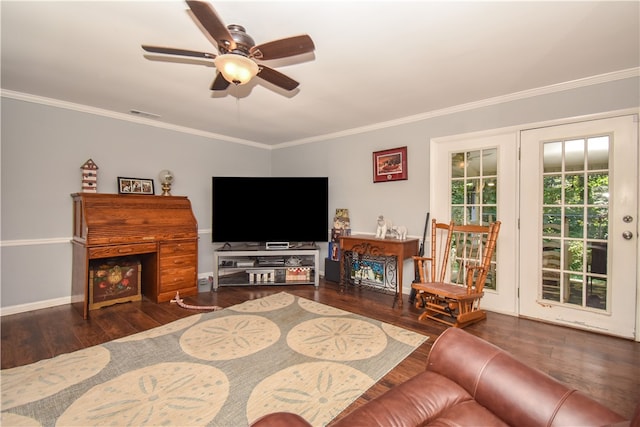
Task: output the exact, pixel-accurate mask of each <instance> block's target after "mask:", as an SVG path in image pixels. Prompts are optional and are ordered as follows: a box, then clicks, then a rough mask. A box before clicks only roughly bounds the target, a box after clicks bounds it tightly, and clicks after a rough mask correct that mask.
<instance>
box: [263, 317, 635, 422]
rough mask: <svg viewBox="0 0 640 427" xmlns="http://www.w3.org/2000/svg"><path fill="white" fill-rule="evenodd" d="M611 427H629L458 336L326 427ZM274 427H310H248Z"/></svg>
mask: <svg viewBox="0 0 640 427" xmlns="http://www.w3.org/2000/svg"><path fill="white" fill-rule="evenodd" d="M639 407H640V406H639ZM614 424H615V425H616V426H618V425H622V426H626V425H629V424H630V423H629V421H628V420H625V418H624V417H622V416H621V415H619V414H617V413H615V412H613V411H611V410H609V409H608V408H606V407H604V406H603V405H601V404H599V403H598V402H596V401H594V400H593V399H591V398H589V397H587V396H586V395H584V394H582V393H581V392H579V391H577V390H573V389H571V388H568V387H567V386H565V385H563V384H561V383H560V382H558V381H556V380H555V379H553V378H551V377H550V376H548V375H546V374H545V373H543V372H541V371H538V370H536V369H533V368H531V367H529V366H527V365H525V364H524V363H522V362H519V361H517V360H516V359H515V358H513V356H511V355H509V354H508V353H507V352H505V351H504V350H501V349H500V348H498V347H496V346H495V345H493V344H490V343H488V342H486V341H484V340H482V339H480V338H478V337H475V336H473V335H471V334H470V333H468V332H465V331H463V330H462V329H457V328H449V329H447V330H446V331H445V332H444V333H443V334H442V335H440V337H439V338H438V339H437V340H436V341H435V342H434V344H433V347H432V349H431V352H430V354H429V358H428V360H427V367H426V370H425V371H424V372H421V373H419V374H417V375H416V376H414V377H413V378H411V379H409V380H407V381H406V382H404V383H402V384H400V385H398V386H396V387H394V388H393V389H391V390H389V391H387V392H386V393H385V394H383V395H381V396H379V397H378V398H376V399H374V400H372V401H370V402H367V403H366V404H364V405H362V406H359V407H357V408H356V409H354V410H353V411H352V412H350V413H349V414H347V415H346V416H345V417H343V418H341V419H339V420H337V421H336V422H334V423H332V424H330V426H331V427H358V426H363V427H364V426H366V427H375V426H379V427H395V426H474V427H477V426H518V427H520V426H522V427H525V426H571V427H578V426H606V425H614ZM634 425H635V422H634ZM279 426H283V427H284V426H286V427H303V426H304V427H308V426H310V424H309V423H307V421H305V420H304V419H303V418H302V417H300V416H298V415H295V414H291V413H286V412H279V413H273V414H268V415H265V416H263V417H262V418H260V419H258V420H256V421H255V422H254V423H253V424H252V427H279Z"/></svg>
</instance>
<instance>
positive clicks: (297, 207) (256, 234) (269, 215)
mask: <svg viewBox="0 0 640 427" xmlns="http://www.w3.org/2000/svg"><path fill="white" fill-rule="evenodd" d="M212 202H213V206H212V209H211V212H212V223H211V225H212V233H211V235H212V241H213V242H216V243H227V242H229V243H231V242H246V243H268V242H288V243H290V244H294V243H302V242H304V243H311V242H327V241H328V235H329V179H328V178H327V177H213V178H212Z"/></svg>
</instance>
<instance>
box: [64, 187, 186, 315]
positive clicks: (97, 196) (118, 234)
mask: <svg viewBox="0 0 640 427" xmlns="http://www.w3.org/2000/svg"><path fill="white" fill-rule="evenodd" d="M71 197H72V198H73V239H72V241H71V243H72V245H73V261H72V262H73V267H72V268H73V270H72V302H73V304H74V305H76V306H77V307H78V309H79V310H80V311H81V312H82V314H83V317H84V318H85V319H86V318H87V317H88V315H89V285H90V283H89V263H90V261H91V260H94V259H100V258H112V257H125V256H132V255H136V256H138V258H139V259H140V261H141V264H142V278H141V282H142V283H141V286H142V294H143V295H144V296H145V297H147V298H149V299H150V300H152V301H155V302H158V303H159V302H164V301H169V300H171V299H172V298H174V297H175V295H176V292H177V291H179V292H180V295H181V296H183V295H184V296H187V295H195V294H197V293H198V224H197V222H196V219H195V216H194V215H193V211H192V209H191V202H190V201H189V199H187V198H186V197H180V196H148V195H132V194H126V195H119V194H101V193H74V194H72V195H71Z"/></svg>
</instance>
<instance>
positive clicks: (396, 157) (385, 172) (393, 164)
mask: <svg viewBox="0 0 640 427" xmlns="http://www.w3.org/2000/svg"><path fill="white" fill-rule="evenodd" d="M408 178H409V174H408V171H407V147H398V148H392V149H390V150H383V151H374V152H373V182H387V181H401V180H404V179H408Z"/></svg>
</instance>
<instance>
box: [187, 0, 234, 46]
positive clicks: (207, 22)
mask: <svg viewBox="0 0 640 427" xmlns="http://www.w3.org/2000/svg"><path fill="white" fill-rule="evenodd" d="M187 4H188V5H189V8H190V9H191V11H192V12H193V14H194V15H195V16H196V18H198V21H200V24H202V26H203V27H204V29H205V30H207V32H208V33H209V34H211V37H213V39H214V40H215V41H216V43H217V44H218V49H220V48H223V49H226V50H234V49H235V48H236V42H235V41H234V40H233V37H231V33H229V30H228V29H227V27H225V25H224V23H223V22H222V19H220V17H219V16H218V14H217V13H216V11H215V10H214V9H213V7H211V5H210V4H209V3H206V2H203V1H197V0H187ZM220 53H222V52H220Z"/></svg>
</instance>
